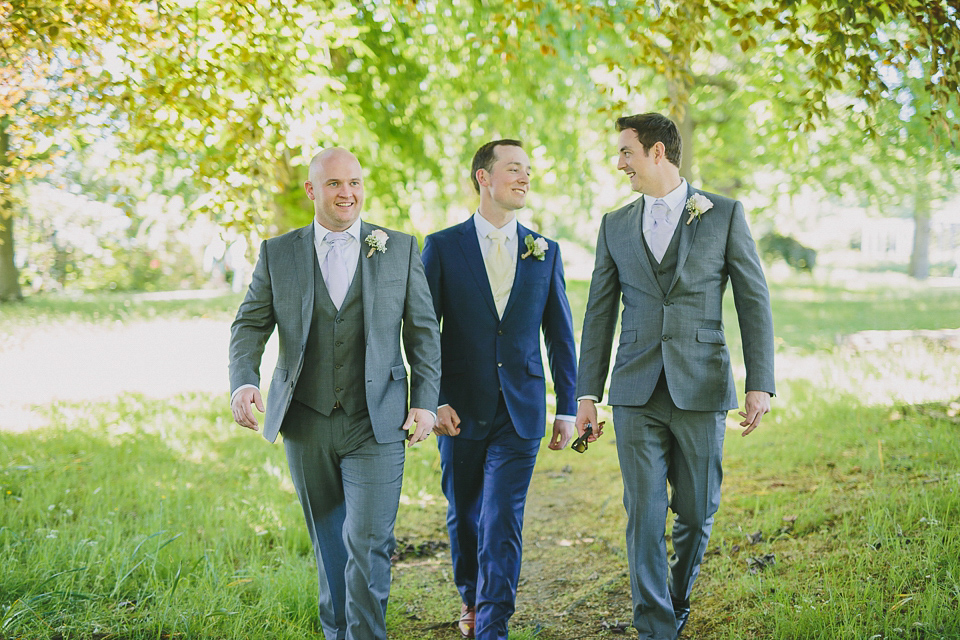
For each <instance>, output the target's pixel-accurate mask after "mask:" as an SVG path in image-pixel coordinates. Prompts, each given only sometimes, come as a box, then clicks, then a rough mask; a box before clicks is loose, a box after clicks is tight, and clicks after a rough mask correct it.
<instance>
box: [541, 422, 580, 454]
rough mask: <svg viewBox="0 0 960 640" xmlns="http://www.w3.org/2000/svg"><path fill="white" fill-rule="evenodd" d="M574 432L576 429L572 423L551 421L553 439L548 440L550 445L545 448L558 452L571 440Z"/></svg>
mask: <svg viewBox="0 0 960 640" xmlns="http://www.w3.org/2000/svg"><path fill="white" fill-rule="evenodd" d="M575 430H576V428H575V427H574V425H573V423H572V422H570V421H569V420H560V419H559V418H557V419H556V420H554V421H553V437H552V438H550V444H549V445H547V446H549V447H550V448H551V449H553V450H554V451H560V450H561V449H563V448H564V447H566V446H567V443H568V442H570V440H572V439H573V432H574V431H575Z"/></svg>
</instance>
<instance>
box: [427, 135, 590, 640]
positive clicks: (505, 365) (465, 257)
mask: <svg viewBox="0 0 960 640" xmlns="http://www.w3.org/2000/svg"><path fill="white" fill-rule="evenodd" d="M472 170H473V175H472V176H471V177H472V179H473V185H474V187H475V188H476V190H477V192H478V193H479V194H480V207H479V208H478V209H477V212H476V213H475V214H474V215H473V216H471V217H470V218H469V219H468V220H467V221H466V222H463V223H461V224H458V225H454V226H452V227H450V228H448V229H444V230H443V231H438V232H437V233H434V234H432V235H430V236H427V239H426V244H425V246H424V249H423V263H424V270H425V271H426V274H427V282H428V283H429V285H430V291H431V293H432V294H433V304H434V307H435V308H436V312H437V320H438V321H439V322H440V323H441V353H442V356H441V358H442V360H441V370H442V378H441V382H440V405H442V406H440V408H439V409H438V410H437V424H436V426H435V427H434V433H436V434H437V436H438V442H439V447H440V459H441V463H442V465H443V480H442V482H443V492H444V494H445V495H446V497H447V501H448V503H449V508H448V510H447V528H448V529H449V532H450V549H451V555H452V556H453V575H454V581H455V582H456V584H457V589H458V590H459V592H460V597H461V600H462V607H461V616H460V621H459V625H458V626H459V629H460V633H461V634H462V635H463V636H464V637H467V638H473V637H476V638H481V639H482V640H487V639H492V638H504V639H505V638H506V637H507V622H508V620H509V619H510V616H511V615H513V612H514V610H515V604H514V603H515V601H516V593H517V580H518V578H519V576H520V555H521V547H522V540H521V528H522V526H523V507H524V503H525V502H526V497H527V489H528V487H529V486H530V478H531V477H532V475H533V465H534V462H535V461H536V458H537V452H538V451H539V449H540V440H541V438H543V435H544V426H545V424H546V403H545V395H546V384H545V381H544V368H543V359H542V357H541V355H540V331H541V327H542V330H543V337H544V343H545V344H546V347H547V355H548V358H549V361H550V370H551V374H552V377H553V383H554V388H555V390H556V396H557V416H556V419H555V420H554V423H553V437H552V438H551V440H550V444H549V447H550V448H551V449H555V450H560V449H563V448H564V447H566V446H567V443H568V442H569V441H570V438H571V437H572V435H573V433H574V426H573V420H574V416H575V414H576V398H575V379H576V349H575V347H574V341H573V322H572V320H571V315H570V304H569V303H568V302H567V294H566V286H565V284H564V279H563V264H562V262H561V260H560V248H559V247H558V246H557V243H556V242H554V241H552V240H547V239H546V238H544V237H542V236H540V235H538V234H536V233H534V232H532V231H530V230H529V229H527V228H525V227H523V226H522V225H520V224H519V223H518V222H517V218H516V215H515V212H516V211H517V210H518V209H521V208H523V207H524V206H525V204H526V197H527V192H528V190H529V188H530V160H529V158H528V157H527V154H526V152H524V150H523V148H522V146H521V143H520V142H518V141H516V140H495V141H493V142H489V143H487V144H485V145H483V146H482V147H480V149H479V150H478V151H477V153H476V155H475V156H474V158H473V169H472Z"/></svg>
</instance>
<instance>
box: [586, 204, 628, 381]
mask: <svg viewBox="0 0 960 640" xmlns="http://www.w3.org/2000/svg"><path fill="white" fill-rule="evenodd" d="M608 220H609V216H604V217H603V220H602V222H601V223H600V233H599V234H598V236H597V256H596V262H595V263H594V267H593V276H592V277H591V279H590V295H589V297H588V298H587V309H586V311H585V312H584V315H583V332H582V334H581V336H580V367H579V375H578V377H577V397H578V398H581V397H583V396H596V397H597V398H599V399H603V390H604V386H605V385H606V381H607V373H608V372H609V371H610V351H611V349H612V348H613V334H614V331H616V328H617V312H618V311H619V308H620V292H621V291H620V273H619V271H618V269H617V264H616V263H615V262H614V260H613V257H612V256H611V255H610V250H609V245H608V243H607V222H608Z"/></svg>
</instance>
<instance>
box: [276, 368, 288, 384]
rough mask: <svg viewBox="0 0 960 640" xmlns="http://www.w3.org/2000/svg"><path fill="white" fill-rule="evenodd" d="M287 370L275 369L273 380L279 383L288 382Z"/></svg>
mask: <svg viewBox="0 0 960 640" xmlns="http://www.w3.org/2000/svg"><path fill="white" fill-rule="evenodd" d="M287 375H288V374H287V370H286V369H274V370H273V379H274V380H277V381H279V382H286V381H287Z"/></svg>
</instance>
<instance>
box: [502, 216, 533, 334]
mask: <svg viewBox="0 0 960 640" xmlns="http://www.w3.org/2000/svg"><path fill="white" fill-rule="evenodd" d="M532 234H533V232H532V231H530V229H527V228H526V227H524V226H523V225H522V224H520V223H519V222H518V223H517V271H516V273H515V274H514V276H513V288H512V289H511V290H510V297H509V298H507V306H506V307H504V308H503V317H504V318H506V317H507V314H509V313H510V309H512V308H513V305H514V303H515V301H516V300H517V298H519V297H520V296H522V295H524V291H525V290H526V287H527V280H529V279H530V270H531V269H532V268H533V261H534V260H536V258H534V257H533V256H527V259H526V260H524V259H522V258H521V257H520V256H522V255H523V254H524V253H526V252H527V246H526V244H524V240H525V239H526V237H527V236H529V235H532Z"/></svg>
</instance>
